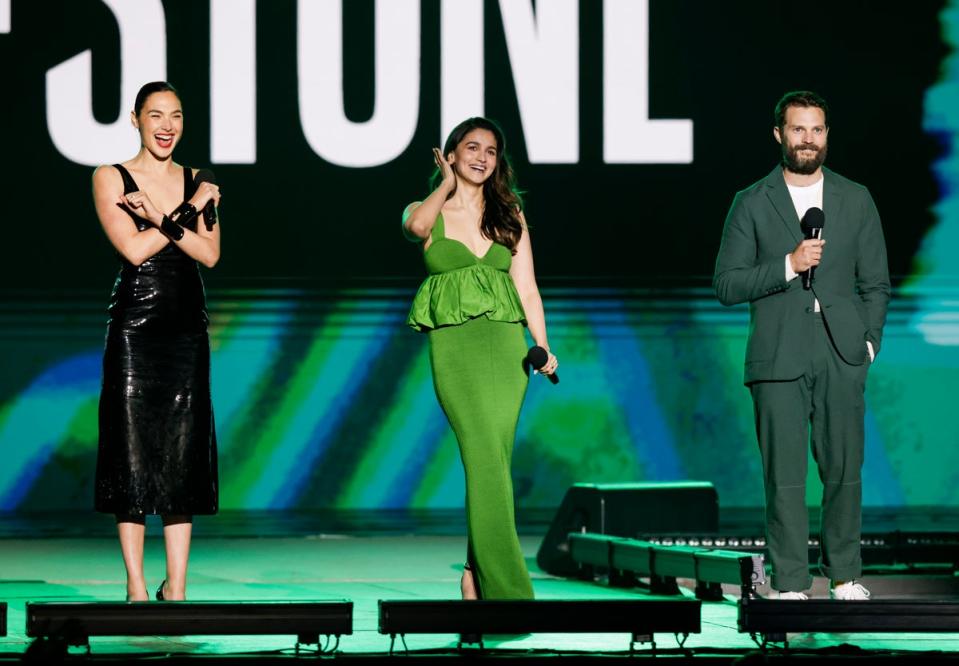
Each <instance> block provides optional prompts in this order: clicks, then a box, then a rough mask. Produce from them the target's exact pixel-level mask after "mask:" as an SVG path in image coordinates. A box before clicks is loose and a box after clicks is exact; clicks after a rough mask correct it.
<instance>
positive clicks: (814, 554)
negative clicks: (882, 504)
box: [637, 530, 959, 568]
mask: <svg viewBox="0 0 959 666" xmlns="http://www.w3.org/2000/svg"><path fill="white" fill-rule="evenodd" d="M637 538H638V539H640V540H642V541H649V542H650V543H654V544H656V545H662V546H697V547H703V548H722V549H727V550H736V551H745V552H763V551H764V550H765V549H766V538H765V537H764V536H762V535H761V534H757V533H749V534H743V533H740V534H729V533H727V534H718V533H713V534H688V533H687V534H667V533H660V534H649V535H643V534H639V535H637ZM859 543H860V546H861V552H862V563H863V566H865V567H881V566H890V565H901V564H945V565H951V567H952V568H955V565H957V564H959V533H956V532H918V531H913V532H906V531H902V530H897V531H894V532H867V533H863V534H862V536H861V538H860V540H859ZM808 547H809V563H810V564H816V563H817V562H818V561H819V539H818V538H817V537H815V536H811V537H810V538H809V540H808Z"/></svg>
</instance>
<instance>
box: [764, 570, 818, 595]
mask: <svg viewBox="0 0 959 666" xmlns="http://www.w3.org/2000/svg"><path fill="white" fill-rule="evenodd" d="M769 586H770V587H772V588H773V589H774V590H779V591H780V592H802V591H803V590H808V589H809V588H811V587H812V576H806V577H805V578H803V577H802V576H792V577H784V576H777V575H776V574H773V575H772V578H771V579H770V581H769Z"/></svg>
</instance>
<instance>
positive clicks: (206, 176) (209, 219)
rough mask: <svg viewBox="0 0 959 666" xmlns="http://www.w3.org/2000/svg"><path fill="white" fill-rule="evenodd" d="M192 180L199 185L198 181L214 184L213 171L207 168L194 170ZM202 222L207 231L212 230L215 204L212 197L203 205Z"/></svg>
mask: <svg viewBox="0 0 959 666" xmlns="http://www.w3.org/2000/svg"><path fill="white" fill-rule="evenodd" d="M194 182H196V184H197V186H199V185H200V183H212V184H213V185H216V177H214V175H213V172H212V171H210V170H209V169H200V170H199V171H197V172H196V178H195V179H194ZM203 224H205V225H206V230H207V231H213V225H214V224H216V204H214V203H213V200H212V199H211V200H210V201H208V202H207V203H206V206H204V207H203Z"/></svg>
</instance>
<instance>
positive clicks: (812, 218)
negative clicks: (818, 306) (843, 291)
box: [800, 206, 826, 290]
mask: <svg viewBox="0 0 959 666" xmlns="http://www.w3.org/2000/svg"><path fill="white" fill-rule="evenodd" d="M825 224H826V216H825V214H824V213H823V212H822V209H821V208H816V207H815V206H813V207H812V208H810V209H809V210H807V211H806V214H805V215H803V216H802V221H801V222H800V225H801V226H802V233H803V237H804V238H805V239H806V240H813V239H815V240H819V239H820V238H822V228H823V225H825ZM815 272H816V267H815V266H810V267H809V270H807V271H803V274H802V288H803V289H806V290H808V289H811V288H812V281H813V274H814V273H815Z"/></svg>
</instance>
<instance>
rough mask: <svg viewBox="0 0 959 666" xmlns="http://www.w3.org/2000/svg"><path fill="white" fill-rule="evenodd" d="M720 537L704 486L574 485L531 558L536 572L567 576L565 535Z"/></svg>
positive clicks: (712, 498)
mask: <svg viewBox="0 0 959 666" xmlns="http://www.w3.org/2000/svg"><path fill="white" fill-rule="evenodd" d="M718 531H719V496H718V495H717V494H716V489H715V488H714V487H713V484H711V483H708V482H705V481H677V482H670V483H576V484H573V486H572V487H571V488H570V489H569V490H567V491H566V496H565V497H564V498H563V503H562V504H561V505H560V507H559V511H557V512H556V516H555V517H554V518H553V523H552V524H551V525H550V528H549V532H547V533H546V537H545V538H544V539H543V543H542V544H541V545H540V547H539V553H537V555H536V562H537V564H539V567H540V569H542V570H543V571H545V572H547V573H551V574H553V575H556V576H572V575H575V574H576V573H577V572H578V571H579V565H577V564H576V562H574V561H573V559H572V557H570V554H569V539H568V537H569V533H570V532H592V533H595V534H606V535H609V536H620V537H629V538H631V539H638V538H645V537H648V536H652V535H656V534H669V535H676V534H682V533H686V532H689V533H697V534H710V533H715V532H718Z"/></svg>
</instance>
